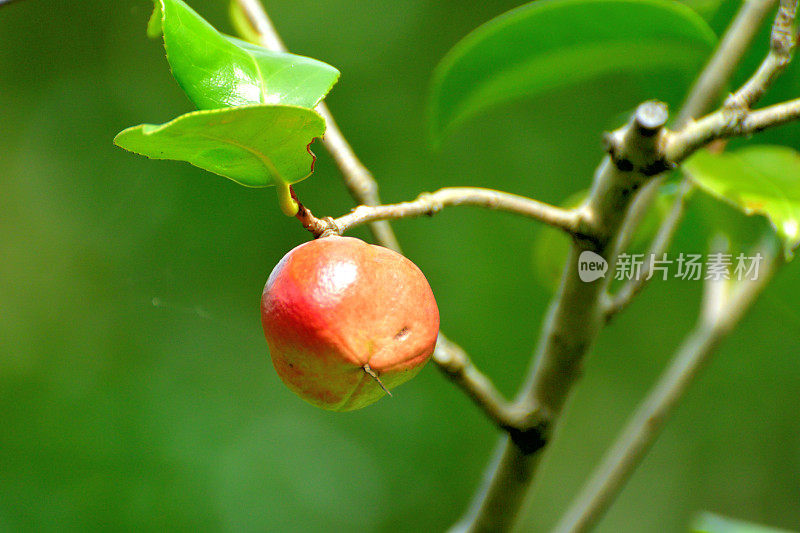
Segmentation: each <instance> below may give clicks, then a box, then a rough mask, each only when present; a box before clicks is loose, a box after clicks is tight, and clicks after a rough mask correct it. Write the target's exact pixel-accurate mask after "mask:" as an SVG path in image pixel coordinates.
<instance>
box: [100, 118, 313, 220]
mask: <svg viewBox="0 0 800 533" xmlns="http://www.w3.org/2000/svg"><path fill="white" fill-rule="evenodd" d="M324 132H325V121H324V120H323V119H322V117H320V116H319V115H318V114H317V113H315V112H314V111H313V110H311V109H306V108H304V107H294V106H267V105H252V106H242V107H233V108H225V109H215V110H209V111H195V112H193V113H187V114H186V115H182V116H180V117H178V118H176V119H175V120H172V121H170V122H167V123H166V124H162V125H158V126H157V125H152V124H140V125H139V126H134V127H132V128H128V129H126V130H124V131H122V132H120V133H119V134H118V135H117V136H116V138H115V139H114V143H115V144H117V145H118V146H120V147H122V148H124V149H126V150H130V151H131V152H136V153H137V154H141V155H145V156H147V157H149V158H151V159H176V160H179V161H188V162H189V163H191V164H193V165H195V166H197V167H200V168H202V169H205V170H208V171H210V172H214V173H215V174H219V175H220V176H224V177H226V178H229V179H231V180H233V181H235V182H237V183H239V184H241V185H245V186H247V187H266V186H268V185H275V186H277V187H278V195H279V200H280V202H281V208H282V209H283V211H284V212H285V213H286V214H288V215H294V212H292V209H293V208H292V206H295V204H294V202H293V201H292V200H291V198H290V195H289V185H290V184H292V183H296V182H298V181H301V180H303V179H305V178H307V177H308V176H309V175H311V172H312V171H313V168H314V155H313V154H312V153H311V151H310V150H309V149H308V147H309V145H310V144H311V142H312V141H313V140H314V138H316V137H322V134H323V133H324ZM294 209H296V206H295V207H294Z"/></svg>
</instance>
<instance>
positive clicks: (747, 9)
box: [673, 0, 777, 128]
mask: <svg viewBox="0 0 800 533" xmlns="http://www.w3.org/2000/svg"><path fill="white" fill-rule="evenodd" d="M776 1H777V0H744V1H743V2H742V7H741V8H740V9H739V12H738V13H737V14H736V17H735V18H734V19H733V22H731V24H730V25H729V26H728V29H727V30H726V31H725V34H724V35H723V36H722V39H721V40H720V42H719V45H718V46H717V48H716V50H715V51H714V54H713V55H712V56H711V59H710V60H709V62H708V63H707V64H706V66H705V68H704V69H703V72H701V73H700V76H699V77H698V78H697V81H695V82H694V85H692V88H691V89H690V90H689V96H687V98H686V101H685V102H684V104H683V106H681V110H680V112H679V113H678V116H677V118H676V119H675V124H674V126H673V127H676V128H680V127H682V126H683V125H684V124H686V122H688V121H689V120H692V119H694V118H696V117H699V116H702V114H703V113H705V112H706V111H707V110H708V109H709V108H710V107H711V106H712V105H713V104H714V103H715V102H716V101H717V99H718V98H719V97H720V95H721V94H722V91H723V90H724V89H725V85H726V84H727V83H728V80H729V79H730V77H731V76H732V75H733V73H734V72H735V71H736V67H737V66H738V65H739V62H740V61H741V60H742V57H743V56H744V54H745V52H746V51H747V50H748V48H749V47H750V43H751V42H752V41H753V39H754V38H755V36H756V35H757V34H758V30H759V28H760V27H761V24H762V22H763V21H764V19H765V18H766V16H767V14H769V12H770V10H771V9H772V7H773V6H774V5H775V3H776Z"/></svg>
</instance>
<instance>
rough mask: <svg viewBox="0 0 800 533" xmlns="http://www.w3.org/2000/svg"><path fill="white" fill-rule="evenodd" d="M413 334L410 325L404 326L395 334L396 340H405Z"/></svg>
mask: <svg viewBox="0 0 800 533" xmlns="http://www.w3.org/2000/svg"><path fill="white" fill-rule="evenodd" d="M409 335H411V329H409V327H408V326H403V328H402V329H401V330H400V331H398V332H397V333H395V334H394V340H396V341H404V340H406V339H407V338H408V336H409Z"/></svg>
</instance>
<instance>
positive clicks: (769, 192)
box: [683, 146, 800, 258]
mask: <svg viewBox="0 0 800 533" xmlns="http://www.w3.org/2000/svg"><path fill="white" fill-rule="evenodd" d="M683 169H684V171H685V172H686V173H687V174H688V175H689V176H691V178H692V179H693V180H694V181H695V183H697V185H698V186H699V187H701V188H703V189H704V190H705V191H706V192H708V193H709V194H711V195H713V196H714V197H716V198H718V199H721V200H723V201H726V202H729V203H730V204H733V205H734V206H736V207H737V208H738V209H741V210H742V211H743V212H745V213H747V214H748V215H753V214H758V215H764V216H766V217H767V219H768V220H769V221H770V223H771V224H772V226H773V227H774V228H775V230H776V231H777V233H778V236H779V237H780V239H781V241H782V242H783V247H784V253H785V254H786V257H787V258H790V257H791V255H792V251H793V250H794V249H795V248H797V247H798V246H799V245H800V154H798V152H796V151H795V150H793V149H791V148H788V147H784V146H748V147H746V148H742V149H740V150H737V151H735V152H726V153H722V154H713V153H711V152H708V151H706V150H702V151H700V152H697V153H696V154H695V155H693V156H692V157H691V158H690V159H688V160H687V161H686V162H685V163H684V164H683Z"/></svg>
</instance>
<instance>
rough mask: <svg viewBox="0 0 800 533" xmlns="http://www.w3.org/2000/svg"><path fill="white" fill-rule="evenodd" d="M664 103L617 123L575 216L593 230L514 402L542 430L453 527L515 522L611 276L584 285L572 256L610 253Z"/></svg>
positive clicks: (494, 469)
mask: <svg viewBox="0 0 800 533" xmlns="http://www.w3.org/2000/svg"><path fill="white" fill-rule="evenodd" d="M667 118H668V117H667V114H666V110H665V106H664V104H660V103H657V102H646V103H644V104H642V105H640V106H639V108H637V110H636V112H635V113H634V114H633V116H632V117H631V120H630V122H629V123H628V124H626V125H625V126H624V127H622V128H620V129H619V130H617V131H615V132H613V133H612V134H611V135H609V136H608V137H607V144H608V150H609V152H610V155H609V156H608V157H606V158H605V159H604V160H603V162H602V163H601V165H600V167H599V168H598V170H597V173H596V175H595V183H594V186H593V188H592V192H591V193H590V195H589V198H588V200H587V202H586V203H585V204H584V206H583V207H582V208H581V210H580V213H581V215H582V216H583V217H585V220H582V224H588V225H589V226H590V227H592V228H593V231H594V232H596V233H595V238H594V239H591V240H583V239H576V240H574V241H573V245H572V248H571V250H570V254H569V257H568V258H567V265H566V269H565V272H564V275H563V276H562V278H561V286H560V288H559V290H558V293H557V294H556V296H555V298H554V299H553V302H552V303H551V307H550V310H549V312H548V316H547V320H546V321H545V323H544V325H543V329H542V334H541V337H540V339H539V346H538V349H537V354H536V358H535V361H534V364H533V366H532V368H531V369H530V371H529V373H528V379H527V381H526V383H525V385H523V387H522V390H521V392H520V394H519V396H518V398H517V400H516V403H517V405H518V406H519V408H520V409H536V410H537V412H538V417H539V420H540V424H541V428H542V430H541V431H540V432H538V433H530V434H529V438H530V441H528V442H525V441H524V440H520V439H517V440H513V439H508V440H507V441H506V442H505V443H504V444H503V450H502V452H501V454H500V459H499V461H498V462H497V463H496V464H492V465H491V467H490V469H491V474H489V476H487V479H488V481H487V482H486V483H485V484H484V485H483V486H482V487H481V488H480V492H479V493H478V494H477V495H476V498H475V500H474V501H473V503H472V505H471V507H470V509H469V511H468V512H467V514H466V516H465V517H464V518H463V519H462V520H461V522H460V523H459V525H458V526H457V529H456V530H460V529H461V528H463V530H465V531H470V532H484V531H486V532H489V531H492V532H495V531H508V530H510V529H511V528H512V527H513V525H514V523H515V522H516V518H517V515H518V513H519V509H520V507H521V506H522V503H523V501H524V497H525V493H526V492H527V488H528V487H529V486H530V483H531V481H532V480H533V476H534V475H535V473H536V471H537V468H538V464H539V458H540V456H541V454H539V453H536V452H538V451H539V450H541V449H542V448H543V447H544V446H545V445H546V441H547V435H548V434H549V430H548V427H549V426H552V425H553V424H554V423H555V422H556V420H557V419H558V416H559V414H560V412H561V409H562V408H563V405H564V402H565V400H566V398H567V394H568V392H569V391H570V389H571V387H572V385H573V384H574V383H575V381H576V380H577V379H578V376H579V375H580V367H581V363H582V360H583V357H584V356H585V355H586V352H587V351H588V350H589V348H590V347H591V345H592V344H593V342H594V340H595V338H596V337H597V334H598V333H599V331H600V328H601V326H602V322H603V321H602V310H601V302H602V301H603V299H602V295H603V294H605V291H606V290H607V287H608V283H609V281H610V277H606V278H601V279H598V280H595V281H594V282H591V283H587V282H583V281H581V279H580V276H579V263H578V258H579V257H580V255H581V254H582V253H583V252H584V251H587V250H589V251H592V252H594V253H596V254H598V255H600V256H601V257H603V258H604V259H606V260H607V261H609V262H610V265H611V267H612V268H613V258H612V257H611V251H613V250H614V249H615V244H616V243H615V239H616V238H617V237H618V235H619V229H620V226H621V224H622V222H623V219H624V215H625V212H626V211H627V210H628V208H629V207H630V202H631V200H632V199H633V195H632V194H631V193H632V191H633V190H635V189H636V188H637V187H638V186H639V185H640V184H641V183H642V182H643V181H644V180H645V179H646V178H647V176H646V173H647V172H649V171H650V170H652V169H655V168H657V167H658V164H659V159H660V155H659V153H658V151H657V150H656V147H657V146H659V144H660V139H661V134H662V133H663V126H664V124H665V123H666V121H667Z"/></svg>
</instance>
